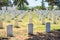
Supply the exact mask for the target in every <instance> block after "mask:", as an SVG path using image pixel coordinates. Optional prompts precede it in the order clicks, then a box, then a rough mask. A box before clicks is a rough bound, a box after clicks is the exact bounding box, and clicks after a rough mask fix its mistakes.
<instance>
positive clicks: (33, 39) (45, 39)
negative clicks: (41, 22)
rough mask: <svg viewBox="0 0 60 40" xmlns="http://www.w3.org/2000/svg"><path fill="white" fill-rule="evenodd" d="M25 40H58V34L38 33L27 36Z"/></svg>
mask: <svg viewBox="0 0 60 40" xmlns="http://www.w3.org/2000/svg"><path fill="white" fill-rule="evenodd" d="M59 31H60V30H59ZM25 40H60V32H56V31H50V33H39V32H38V33H37V34H35V35H32V36H29V37H28V38H27V39H25Z"/></svg>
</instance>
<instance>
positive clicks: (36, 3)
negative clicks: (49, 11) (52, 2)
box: [27, 0, 48, 7]
mask: <svg viewBox="0 0 60 40" xmlns="http://www.w3.org/2000/svg"><path fill="white" fill-rule="evenodd" d="M27 1H28V3H29V5H28V6H29V7H34V6H41V2H42V0H37V1H35V0H27ZM45 6H46V7H47V6H48V3H47V2H45Z"/></svg>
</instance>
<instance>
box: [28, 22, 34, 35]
mask: <svg viewBox="0 0 60 40" xmlns="http://www.w3.org/2000/svg"><path fill="white" fill-rule="evenodd" d="M30 34H33V24H32V23H29V24H28V35H30Z"/></svg>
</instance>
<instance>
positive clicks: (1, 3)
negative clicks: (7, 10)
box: [0, 0, 8, 10]
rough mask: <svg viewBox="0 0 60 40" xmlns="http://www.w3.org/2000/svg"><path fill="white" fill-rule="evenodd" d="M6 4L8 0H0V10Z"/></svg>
mask: <svg viewBox="0 0 60 40" xmlns="http://www.w3.org/2000/svg"><path fill="white" fill-rule="evenodd" d="M7 5H8V0H0V10H2V7H3V6H7Z"/></svg>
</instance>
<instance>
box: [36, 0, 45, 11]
mask: <svg viewBox="0 0 60 40" xmlns="http://www.w3.org/2000/svg"><path fill="white" fill-rule="evenodd" d="M35 1H37V0H35ZM41 9H42V10H45V5H44V0H42V2H41Z"/></svg>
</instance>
